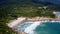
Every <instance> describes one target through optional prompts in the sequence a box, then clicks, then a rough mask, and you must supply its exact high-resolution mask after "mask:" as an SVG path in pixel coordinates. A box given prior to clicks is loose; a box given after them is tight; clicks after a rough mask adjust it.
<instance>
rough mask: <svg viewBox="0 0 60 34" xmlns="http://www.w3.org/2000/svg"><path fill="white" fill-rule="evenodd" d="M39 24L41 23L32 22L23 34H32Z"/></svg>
mask: <svg viewBox="0 0 60 34" xmlns="http://www.w3.org/2000/svg"><path fill="white" fill-rule="evenodd" d="M40 24H41V21H37V22H34V23H33V24H32V25H31V26H29V27H27V28H26V29H25V30H24V32H26V33H28V34H34V31H33V30H34V29H35V28H36V27H37V26H38V25H40Z"/></svg>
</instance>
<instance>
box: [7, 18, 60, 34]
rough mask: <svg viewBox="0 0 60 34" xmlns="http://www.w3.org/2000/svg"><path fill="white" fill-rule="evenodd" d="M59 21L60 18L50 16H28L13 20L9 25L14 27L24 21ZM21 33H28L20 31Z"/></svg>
mask: <svg viewBox="0 0 60 34" xmlns="http://www.w3.org/2000/svg"><path fill="white" fill-rule="evenodd" d="M50 20H51V21H55V20H56V21H58V20H60V18H55V19H54V18H49V17H34V18H26V17H19V18H17V20H12V21H11V22H10V23H8V24H7V25H8V27H10V28H13V29H14V27H15V26H17V25H18V24H21V23H23V22H24V21H50ZM17 32H18V33H19V34H26V33H25V32H19V31H17Z"/></svg>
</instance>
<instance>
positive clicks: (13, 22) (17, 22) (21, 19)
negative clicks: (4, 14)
mask: <svg viewBox="0 0 60 34" xmlns="http://www.w3.org/2000/svg"><path fill="white" fill-rule="evenodd" d="M24 20H26V18H22V17H20V18H18V19H17V20H14V21H12V22H10V23H8V26H9V27H10V28H13V27H15V26H17V25H18V24H20V23H22V22H23V21H24Z"/></svg>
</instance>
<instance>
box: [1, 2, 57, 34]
mask: <svg viewBox="0 0 60 34" xmlns="http://www.w3.org/2000/svg"><path fill="white" fill-rule="evenodd" d="M38 7H42V5H39V4H31V3H22V4H8V5H3V6H0V34H12V33H15V32H14V31H13V30H12V29H11V28H9V27H8V26H7V25H6V23H8V21H9V20H12V19H14V16H19V17H20V16H24V17H35V16H40V17H41V16H43V17H51V18H54V17H55V15H54V14H53V13H52V11H53V10H55V9H56V7H55V6H48V7H47V8H46V9H44V8H38ZM56 10H57V9H56ZM6 31H8V32H6Z"/></svg>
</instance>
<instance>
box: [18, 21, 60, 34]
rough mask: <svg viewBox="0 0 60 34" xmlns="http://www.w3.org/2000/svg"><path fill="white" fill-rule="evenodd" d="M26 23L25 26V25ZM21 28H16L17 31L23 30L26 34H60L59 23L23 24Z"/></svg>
mask: <svg viewBox="0 0 60 34" xmlns="http://www.w3.org/2000/svg"><path fill="white" fill-rule="evenodd" d="M25 23H26V24H25ZM25 23H24V24H25V25H24V24H23V26H21V27H19V28H18V26H20V25H18V26H17V29H18V30H21V31H22V30H24V32H26V33H28V34H60V22H43V23H42V22H39V21H38V22H25Z"/></svg>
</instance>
